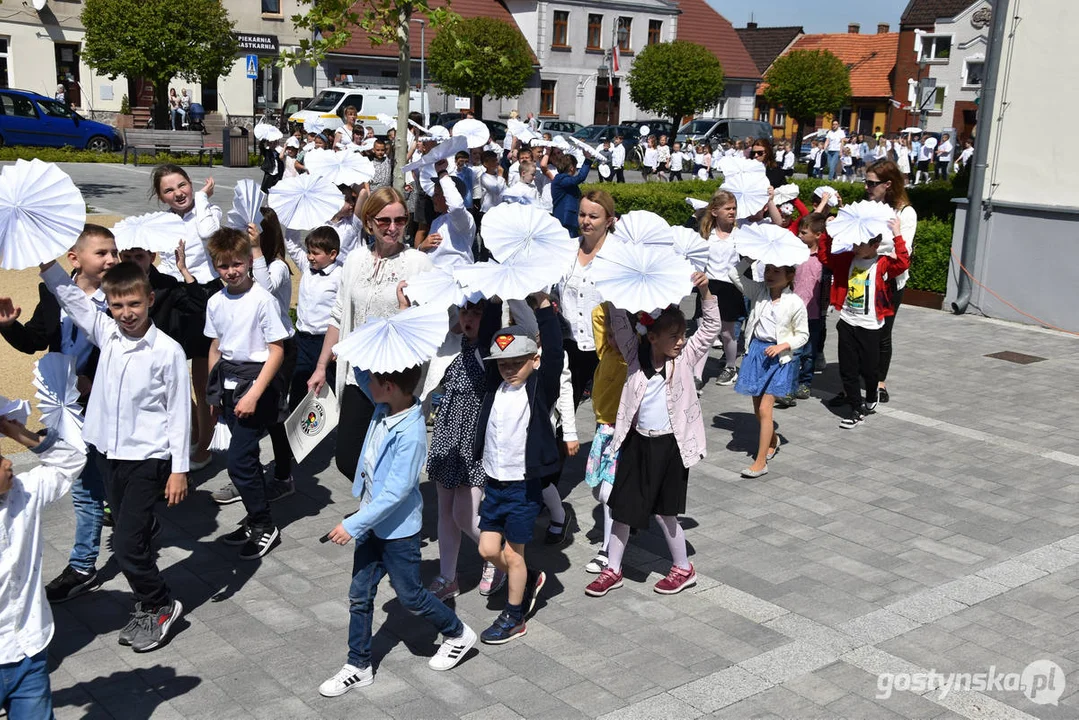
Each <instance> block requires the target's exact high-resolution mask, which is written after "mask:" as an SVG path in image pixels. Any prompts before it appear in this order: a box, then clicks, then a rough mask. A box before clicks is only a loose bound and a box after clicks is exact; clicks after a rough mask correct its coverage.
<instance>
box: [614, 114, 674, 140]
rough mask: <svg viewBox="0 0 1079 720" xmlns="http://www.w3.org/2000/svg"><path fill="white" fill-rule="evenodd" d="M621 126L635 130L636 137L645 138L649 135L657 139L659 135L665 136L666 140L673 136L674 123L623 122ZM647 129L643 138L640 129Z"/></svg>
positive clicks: (655, 121)
mask: <svg viewBox="0 0 1079 720" xmlns="http://www.w3.org/2000/svg"><path fill="white" fill-rule="evenodd" d="M622 124H623V125H625V126H628V127H631V128H635V129H636V130H637V136H638V137H647V136H649V135H655V136H656V139H657V140H658V139H659V136H660V135H666V136H667V137H668V138H669V137H670V136H671V135H673V134H674V123H672V122H670V121H668V120H659V119H655V120H625V121H623V122H622ZM642 127H647V128H648V132H647V133H645V134H644V135H643V136H642V135H641V128H642Z"/></svg>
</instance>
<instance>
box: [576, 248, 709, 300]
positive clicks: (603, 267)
mask: <svg viewBox="0 0 1079 720" xmlns="http://www.w3.org/2000/svg"><path fill="white" fill-rule="evenodd" d="M692 274H693V266H692V265H690V263H689V261H688V260H686V259H685V258H683V257H679V256H678V255H675V254H674V253H672V252H671V250H670V248H665V247H657V246H654V245H640V244H636V243H625V242H614V243H604V244H603V247H602V248H601V249H600V251H599V252H598V253H597V254H596V257H595V259H594V260H593V261H592V279H593V280H595V283H596V292H598V293H599V295H600V297H602V298H603V299H604V300H607V301H609V302H610V303H611V304H613V305H614V306H615V307H617V308H620V309H622V310H629V311H630V312H640V311H643V312H652V311H653V310H656V309H657V308H665V307H667V306H668V305H672V304H675V303H678V302H680V301H681V300H682V298H684V297H685V296H686V295H688V294H689V293H690V291H691V290H692V289H693V283H692V282H691V281H690V275H692Z"/></svg>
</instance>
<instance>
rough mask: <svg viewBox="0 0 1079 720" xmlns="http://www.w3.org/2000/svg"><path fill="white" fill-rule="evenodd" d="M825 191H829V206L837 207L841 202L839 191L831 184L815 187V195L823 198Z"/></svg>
mask: <svg viewBox="0 0 1079 720" xmlns="http://www.w3.org/2000/svg"><path fill="white" fill-rule="evenodd" d="M824 193H828V207H835V206H836V205H838V204H839V192H838V191H837V190H836V189H835V188H834V187H832V186H831V185H818V186H817V187H815V188H813V197H815V198H822V197H824Z"/></svg>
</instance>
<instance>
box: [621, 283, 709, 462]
mask: <svg viewBox="0 0 1079 720" xmlns="http://www.w3.org/2000/svg"><path fill="white" fill-rule="evenodd" d="M701 312H702V317H701V323H700V325H699V326H698V328H697V332H695V333H693V334H692V335H691V336H689V338H688V339H687V340H686V345H685V347H684V348H683V349H682V354H681V355H679V356H678V357H677V358H676V359H675V360H673V361H671V360H668V361H667V368H666V372H667V412H668V414H669V415H670V418H671V427H672V428H673V429H674V438H675V440H677V441H678V451H679V453H681V455H682V464H683V465H684V466H685V467H687V468H691V467H693V466H694V465H696V464H697V463H698V462H700V461H701V460H703V459H704V456H705V455H707V454H708V450H707V448H706V447H705V439H704V419H703V417H702V416H701V402H700V400H698V399H697V388H696V386H695V385H694V384H693V367H694V365H696V364H697V361H699V360H700V359H701V357H702V356H704V355H706V354H708V351H709V350H710V349H711V347H712V343H713V342H714V341H715V339H716V336H717V335H719V305H718V304H717V302H716V299H715V297H714V296H713V297H711V298H710V299H709V300H708V301H706V302H702V303H701ZM610 322H611V329H612V330H613V331H614V339H615V342H617V343H618V349H619V350H621V351H622V357H624V358H625V359H626V385H625V387H623V388H622V400H621V402H620V403H619V404H618V418H617V420H616V421H615V426H614V444H613V445H612V448H611V449H612V451H613V452H618V450H619V448H621V447H622V443H623V442H624V441H625V439H626V436H627V435H629V433H630V432H632V431H633V426H634V425H635V424H636V420H637V411H638V410H640V407H641V401H642V400H643V399H644V391H645V388H646V387H647V386H648V378H646V377H645V375H644V371H643V370H641V363H640V358H639V357H638V351H639V349H640V340H639V339H638V336H637V333H636V331H635V330H634V329H633V326H632V325H631V324H630V320H629V317H628V316H627V315H626V313H625V312H615V313H612V315H611V320H610ZM646 361H648V362H650V359H648V358H646Z"/></svg>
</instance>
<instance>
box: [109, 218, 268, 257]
mask: <svg viewBox="0 0 1079 720" xmlns="http://www.w3.org/2000/svg"><path fill="white" fill-rule="evenodd" d="M244 229H247V226H246V225H245V226H244ZM186 231H187V230H186V228H185V226H184V221H183V218H181V217H180V216H179V215H177V214H176V213H174V212H153V213H146V214H145V215H134V216H132V217H129V218H124V219H123V220H121V221H120V222H118V223H116V225H114V226H113V228H112V234H113V235H115V236H116V249H117V250H119V251H120V252H123V251H124V250H130V249H131V248H142V249H143V250H146V251H149V252H154V253H172V252H176V248H177V247H178V246H179V245H180V241H181V240H183V239H184V233H185V232H186Z"/></svg>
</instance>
